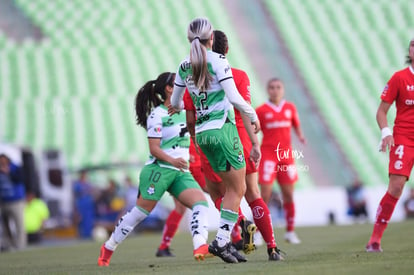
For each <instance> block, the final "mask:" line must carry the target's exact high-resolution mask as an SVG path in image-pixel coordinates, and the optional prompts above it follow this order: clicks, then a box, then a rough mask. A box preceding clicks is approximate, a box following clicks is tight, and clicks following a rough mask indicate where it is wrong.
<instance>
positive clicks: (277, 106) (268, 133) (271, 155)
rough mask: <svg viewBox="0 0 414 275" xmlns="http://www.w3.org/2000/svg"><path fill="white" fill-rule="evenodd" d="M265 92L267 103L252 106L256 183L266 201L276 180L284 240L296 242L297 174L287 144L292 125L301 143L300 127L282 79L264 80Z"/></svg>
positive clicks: (302, 140)
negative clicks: (257, 127)
mask: <svg viewBox="0 0 414 275" xmlns="http://www.w3.org/2000/svg"><path fill="white" fill-rule="evenodd" d="M267 93H268V96H269V100H268V102H266V103H264V104H263V105H261V106H259V107H258V108H257V109H256V113H257V116H258V117H259V120H260V123H262V132H263V140H262V144H261V152H262V159H261V161H260V167H259V184H260V187H261V192H262V197H263V200H264V201H265V202H266V203H269V200H270V197H271V194H272V189H273V182H274V180H275V179H276V180H277V182H278V183H279V186H280V189H281V192H282V199H283V209H284V211H285V217H286V233H285V240H286V241H288V242H290V243H293V244H298V243H300V239H299V238H298V237H297V235H296V233H295V231H294V221H295V204H294V200H293V190H294V183H295V182H296V181H297V180H298V175H297V171H296V167H295V161H294V156H293V150H292V145H291V134H290V132H291V129H292V127H293V129H294V130H295V132H296V134H297V136H298V137H299V140H300V141H301V142H302V143H305V138H304V136H303V133H302V130H301V128H300V122H299V116H298V113H297V111H296V107H295V105H294V104H293V103H291V102H288V101H286V100H285V99H284V98H283V97H284V86H283V82H282V81H281V80H280V79H278V78H272V79H270V80H269V81H268V83H267Z"/></svg>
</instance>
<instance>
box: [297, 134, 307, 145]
mask: <svg viewBox="0 0 414 275" xmlns="http://www.w3.org/2000/svg"><path fill="white" fill-rule="evenodd" d="M299 141H300V142H301V143H302V144H306V138H305V137H303V136H302V137H299Z"/></svg>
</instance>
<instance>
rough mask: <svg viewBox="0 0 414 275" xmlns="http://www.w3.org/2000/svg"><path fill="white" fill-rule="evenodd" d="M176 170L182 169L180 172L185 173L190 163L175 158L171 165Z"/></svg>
mask: <svg viewBox="0 0 414 275" xmlns="http://www.w3.org/2000/svg"><path fill="white" fill-rule="evenodd" d="M171 164H172V165H173V166H174V167H175V168H178V169H180V171H182V172H184V170H188V163H187V161H186V160H185V159H183V158H175V159H174V160H173V161H172V163H171Z"/></svg>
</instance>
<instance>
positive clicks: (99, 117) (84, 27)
mask: <svg viewBox="0 0 414 275" xmlns="http://www.w3.org/2000/svg"><path fill="white" fill-rule="evenodd" d="M219 2H220V1H219V0H214V1H191V0H183V1H181V2H180V3H182V4H183V5H177V3H176V2H175V1H134V2H132V1H80V0H74V1H64V0H59V1H48V0H39V1H30V0H17V1H16V2H15V4H16V6H17V7H18V8H19V9H20V10H21V11H22V12H23V13H24V14H25V16H27V18H29V19H30V20H32V23H33V24H34V25H36V26H37V27H39V28H40V29H41V30H42V33H43V37H42V38H41V39H40V40H34V39H32V38H27V39H25V40H23V42H21V43H20V42H16V41H13V40H11V39H9V38H8V37H6V36H5V35H4V34H2V33H1V32H0V46H1V49H2V50H1V52H0V70H1V71H0V96H1V101H0V107H1V108H0V114H1V115H0V122H1V125H2V131H1V137H0V138H2V139H3V140H4V141H6V142H12V143H15V144H20V145H24V146H29V147H31V148H33V149H34V150H35V151H36V150H38V151H40V150H43V149H51V148H54V149H56V148H58V149H61V150H62V152H63V153H64V155H65V158H66V162H67V164H68V166H69V168H71V169H78V168H81V167H84V166H90V165H100V164H103V163H112V162H126V161H133V162H136V161H140V162H144V161H145V160H146V159H147V154H148V149H147V141H146V133H145V131H144V130H143V129H141V128H139V127H137V126H136V125H135V112H134V98H135V94H136V92H137V89H138V88H139V87H141V86H142V85H143V84H144V83H145V81H147V80H149V79H153V78H154V77H156V76H157V75H158V74H159V73H160V72H162V71H175V70H176V66H177V64H178V63H179V62H180V61H181V59H182V58H183V57H184V56H185V55H186V54H188V47H189V44H188V42H187V40H186V38H185V37H186V28H187V25H188V23H189V22H190V21H191V20H192V19H193V18H195V17H198V16H206V17H208V18H209V19H210V20H211V22H212V23H213V25H214V26H219V28H220V29H223V30H225V31H226V33H227V34H228V36H229V39H230V41H231V45H232V49H231V55H230V56H229V59H230V62H231V64H232V65H233V66H234V67H238V68H243V69H244V70H246V71H247V72H248V74H249V76H250V80H251V83H252V89H254V90H257V91H259V90H262V91H263V88H262V86H261V84H260V83H259V81H258V80H257V76H255V74H254V70H253V69H252V66H251V64H250V63H249V60H248V58H247V53H246V52H244V51H243V48H242V47H241V46H240V43H239V42H238V38H237V36H236V35H235V34H234V31H233V28H234V27H233V26H232V25H231V22H229V21H228V20H229V19H228V17H227V16H225V10H224V9H216V7H217V6H219V5H220V3H219ZM252 101H253V104H255V103H256V102H257V104H258V103H261V102H262V101H263V99H262V94H260V93H258V94H257V95H256V96H254V97H253V98H252ZM310 185H312V179H311V178H310V177H309V176H308V175H306V174H304V175H303V180H301V183H300V186H310Z"/></svg>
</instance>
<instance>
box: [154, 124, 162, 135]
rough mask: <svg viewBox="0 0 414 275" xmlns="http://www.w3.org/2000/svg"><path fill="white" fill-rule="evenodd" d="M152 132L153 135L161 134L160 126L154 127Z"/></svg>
mask: <svg viewBox="0 0 414 275" xmlns="http://www.w3.org/2000/svg"><path fill="white" fill-rule="evenodd" d="M154 131H155V133H157V134H160V133H161V127H160V126H158V127H155V129H154Z"/></svg>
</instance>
